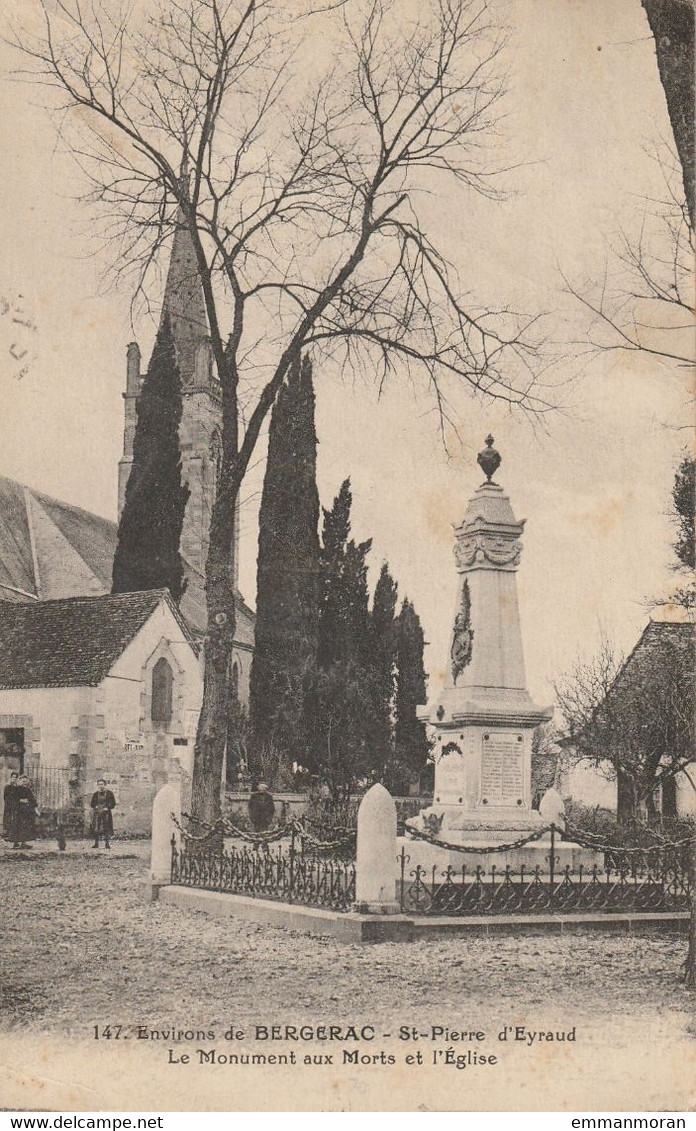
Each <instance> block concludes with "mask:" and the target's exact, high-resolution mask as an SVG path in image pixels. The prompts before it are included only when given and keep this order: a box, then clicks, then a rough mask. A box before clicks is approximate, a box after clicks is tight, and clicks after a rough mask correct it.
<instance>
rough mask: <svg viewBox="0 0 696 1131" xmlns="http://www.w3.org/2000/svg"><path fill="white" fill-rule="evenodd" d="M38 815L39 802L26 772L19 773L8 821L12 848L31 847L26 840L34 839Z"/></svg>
mask: <svg viewBox="0 0 696 1131" xmlns="http://www.w3.org/2000/svg"><path fill="white" fill-rule="evenodd" d="M38 815H39V803H38V801H37V800H36V798H35V796H34V794H33V792H32V788H31V786H30V784H29V778H28V777H27V775H26V774H21V776H20V777H19V778H18V780H17V792H16V794H15V798H14V805H13V811H12V821H11V823H10V840H12V841H13V844H12V847H13V848H31V847H32V846H31V845H30V844H28V843H27V841H30V840H33V839H34V835H35V831H36V826H35V823H36V818H37V817H38Z"/></svg>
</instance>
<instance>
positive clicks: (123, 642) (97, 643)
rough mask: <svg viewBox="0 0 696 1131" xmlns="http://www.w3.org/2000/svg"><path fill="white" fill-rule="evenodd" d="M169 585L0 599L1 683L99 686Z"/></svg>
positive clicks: (5, 685) (8, 685)
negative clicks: (33, 598)
mask: <svg viewBox="0 0 696 1131" xmlns="http://www.w3.org/2000/svg"><path fill="white" fill-rule="evenodd" d="M162 601H166V603H167V604H168V606H169V608H170V609H171V611H172V613H173V614H174V616H175V617H176V619H177V621H178V623H179V625H180V627H181V629H182V631H183V632H184V633H185V635H186V638H187V640H188V641H189V643H191V644H192V646H193V641H192V637H191V635H190V633H189V631H188V629H187V628H186V625H185V623H184V621H183V618H182V617H181V616H180V615H179V614H178V613H177V610H176V607H175V606H174V604H173V602H172V601H171V599H170V597H169V594H168V592H167V590H166V589H153V590H151V591H149V592H147V593H119V594H117V595H111V594H109V595H105V596H99V597H68V598H66V599H65V600H60V601H32V602H28V603H26V604H15V603H14V602H12V601H0V687H2V688H11V687H79V686H83V687H84V686H97V685H98V684H100V683H101V681H102V680H103V679H104V678H105V677H106V676H107V675H108V673H109V671H110V670H111V668H112V667H113V665H114V663H115V662H116V660H117V659H118V658H119V656H120V655H121V654H122V652H123V651H124V649H125V648H126V647H127V645H128V644H130V642H131V640H133V638H134V637H135V636H136V635H137V633H138V632H139V631H140V629H141V628H142V627H143V625H144V624H145V622H146V621H147V620H148V618H149V617H150V616H151V615H152V613H153V612H154V611H155V609H156V608H157V607H158V605H159V604H160V603H161V602H162Z"/></svg>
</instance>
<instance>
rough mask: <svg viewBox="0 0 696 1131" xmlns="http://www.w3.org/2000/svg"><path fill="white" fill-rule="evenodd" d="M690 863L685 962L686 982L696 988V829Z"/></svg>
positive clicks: (690, 986) (689, 986) (690, 987)
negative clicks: (687, 940)
mask: <svg viewBox="0 0 696 1131" xmlns="http://www.w3.org/2000/svg"><path fill="white" fill-rule="evenodd" d="M690 864H691V867H690V869H689V871H690V875H689V881H690V892H689V909H690V911H691V919H690V920H689V949H688V951H687V954H686V962H685V964H684V965H685V969H684V984H685V985H686V986H687V987H688V988H689V989H690V990H694V989H696V830H695V831H694V835H693V837H692V840H691V845H690Z"/></svg>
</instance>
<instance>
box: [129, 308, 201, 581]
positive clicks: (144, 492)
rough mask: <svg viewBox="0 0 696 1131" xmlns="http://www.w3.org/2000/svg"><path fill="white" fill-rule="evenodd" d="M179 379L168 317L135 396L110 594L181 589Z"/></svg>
mask: <svg viewBox="0 0 696 1131" xmlns="http://www.w3.org/2000/svg"><path fill="white" fill-rule="evenodd" d="M181 412H182V402H181V378H180V375H179V367H178V365H177V361H176V352H175V349H174V339H173V337H172V331H171V326H170V324H169V319H168V318H165V319H164V320H163V322H162V324H161V326H160V329H159V331H158V333H157V338H156V340H155V346H154V349H153V351H152V357H151V359H150V364H149V366H148V370H147V374H146V376H145V380H144V381H143V387H142V391H141V393H140V396H139V398H138V407H137V423H136V429H135V437H134V441H133V465H132V467H131V473H130V476H129V479H128V483H127V485H126V497H125V502H124V507H123V512H122V514H121V521H120V522H119V526H118V537H117V543H116V553H115V555H114V565H113V574H112V587H111V591H112V593H131V592H135V591H137V590H140V589H164V588H166V589H169V591H170V593H171V595H172V597H173V598H174V600H175V601H177V602H178V601H180V600H181V597H182V595H183V593H184V590H185V588H186V580H185V578H184V565H183V561H182V559H181V554H180V552H179V544H180V541H181V530H182V526H183V522H184V512H185V510H186V503H187V502H188V497H189V489H188V487H187V486H185V485H182V482H181V455H180V450H179V425H180V423H181Z"/></svg>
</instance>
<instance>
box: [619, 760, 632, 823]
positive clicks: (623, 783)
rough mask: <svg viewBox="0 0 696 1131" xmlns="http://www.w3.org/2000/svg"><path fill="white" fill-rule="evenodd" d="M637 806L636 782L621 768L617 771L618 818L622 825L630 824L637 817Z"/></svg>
mask: <svg viewBox="0 0 696 1131" xmlns="http://www.w3.org/2000/svg"><path fill="white" fill-rule="evenodd" d="M636 808H637V799H636V788H635V783H634V782H633V780H632V779H631V778H629V776H628V774H625V773H624V772H623V771H622V770H621V769H619V770H618V773H617V788H616V819H617V821H618V822H619V824H620V825H627V824H630V822H631V821H633V820H634V819H635V815H636Z"/></svg>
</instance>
